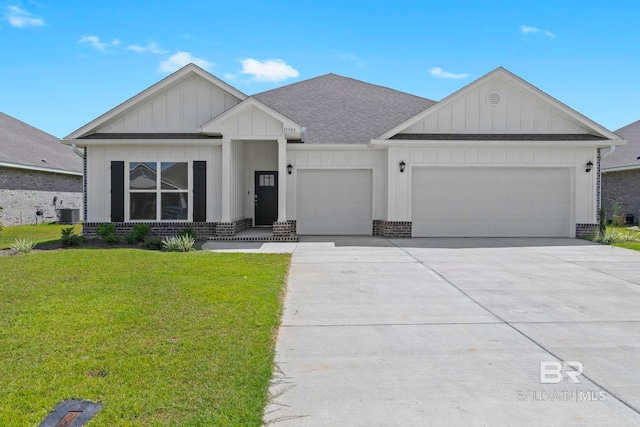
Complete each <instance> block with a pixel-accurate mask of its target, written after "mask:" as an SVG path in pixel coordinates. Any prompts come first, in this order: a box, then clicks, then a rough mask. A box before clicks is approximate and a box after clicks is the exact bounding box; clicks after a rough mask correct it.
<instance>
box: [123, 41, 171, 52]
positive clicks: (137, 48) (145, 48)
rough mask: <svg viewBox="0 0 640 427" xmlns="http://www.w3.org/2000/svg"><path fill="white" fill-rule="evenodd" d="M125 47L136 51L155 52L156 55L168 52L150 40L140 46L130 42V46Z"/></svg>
mask: <svg viewBox="0 0 640 427" xmlns="http://www.w3.org/2000/svg"><path fill="white" fill-rule="evenodd" d="M127 49H129V50H132V51H134V52H138V53H146V52H150V53H155V54H157V55H165V54H167V53H169V51H168V50H164V49H160V46H158V44H157V43H156V42H150V43H149V44H148V45H146V46H140V45H139V44H132V45H131V46H127Z"/></svg>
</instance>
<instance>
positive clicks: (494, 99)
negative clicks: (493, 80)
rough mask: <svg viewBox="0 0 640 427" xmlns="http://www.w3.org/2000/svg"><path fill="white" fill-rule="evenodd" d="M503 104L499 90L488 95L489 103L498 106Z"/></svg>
mask: <svg viewBox="0 0 640 427" xmlns="http://www.w3.org/2000/svg"><path fill="white" fill-rule="evenodd" d="M501 102H502V95H501V94H500V92H498V91H497V90H492V91H491V92H489V93H488V94H487V103H488V104H489V105H491V106H496V105H498V104H500V103H501Z"/></svg>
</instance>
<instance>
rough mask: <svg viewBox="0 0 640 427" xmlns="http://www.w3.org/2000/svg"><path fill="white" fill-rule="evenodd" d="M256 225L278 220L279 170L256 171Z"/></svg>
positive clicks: (268, 223) (269, 223) (271, 223)
mask: <svg viewBox="0 0 640 427" xmlns="http://www.w3.org/2000/svg"><path fill="white" fill-rule="evenodd" d="M255 185H256V186H255V196H254V198H255V207H256V211H255V220H254V225H273V223H274V222H276V221H277V220H278V171H270V172H256V183H255Z"/></svg>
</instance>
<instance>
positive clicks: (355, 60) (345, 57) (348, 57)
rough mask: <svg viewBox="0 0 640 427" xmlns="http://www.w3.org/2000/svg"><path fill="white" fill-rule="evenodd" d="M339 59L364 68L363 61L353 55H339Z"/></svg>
mask: <svg viewBox="0 0 640 427" xmlns="http://www.w3.org/2000/svg"><path fill="white" fill-rule="evenodd" d="M340 59H343V60H345V61H350V62H353V63H354V64H356V65H357V66H358V67H366V66H367V64H365V63H364V61H363V60H362V59H360V57H359V56H357V55H354V54H353V53H346V52H345V53H341V54H340Z"/></svg>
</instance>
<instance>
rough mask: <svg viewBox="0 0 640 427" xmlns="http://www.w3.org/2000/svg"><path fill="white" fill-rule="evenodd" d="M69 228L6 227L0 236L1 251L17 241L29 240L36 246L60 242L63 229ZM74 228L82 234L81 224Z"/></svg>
mask: <svg viewBox="0 0 640 427" xmlns="http://www.w3.org/2000/svg"><path fill="white" fill-rule="evenodd" d="M67 227H70V225H60V224H39V225H15V226H11V227H4V231H3V232H2V234H1V235H0V249H6V248H8V247H9V246H11V244H12V243H13V242H14V241H15V240H16V239H29V240H31V241H32V242H33V243H36V244H38V243H45V242H50V241H52V240H60V236H61V235H62V229H63V228H67ZM74 228H75V230H76V233H81V232H82V225H81V224H76V225H75V226H74Z"/></svg>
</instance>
